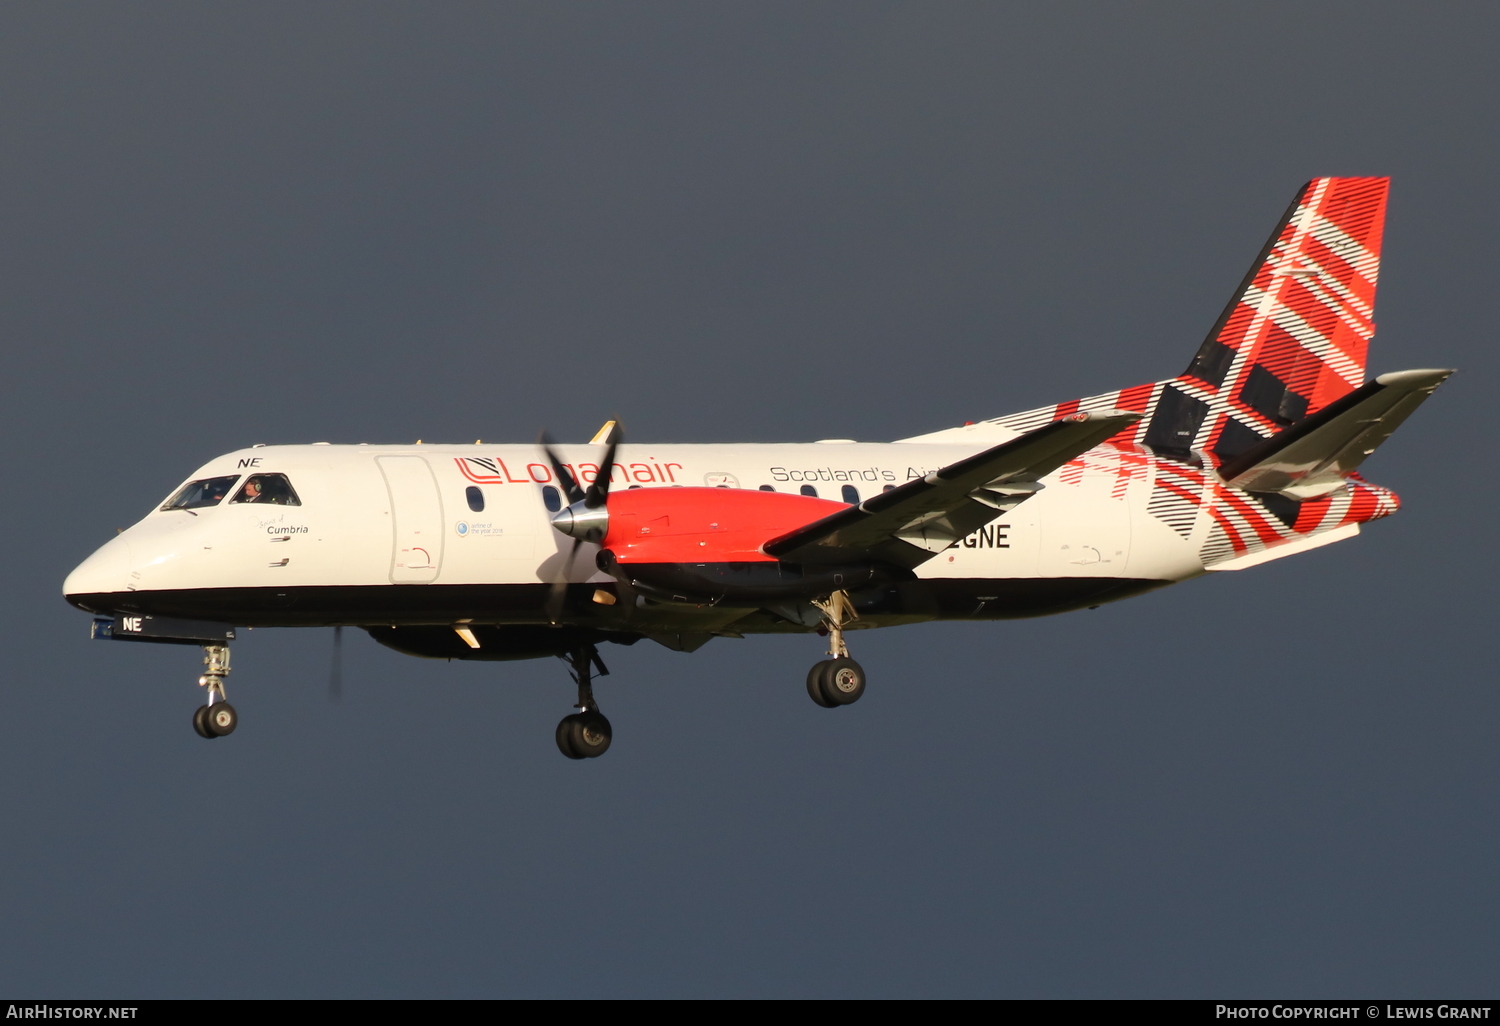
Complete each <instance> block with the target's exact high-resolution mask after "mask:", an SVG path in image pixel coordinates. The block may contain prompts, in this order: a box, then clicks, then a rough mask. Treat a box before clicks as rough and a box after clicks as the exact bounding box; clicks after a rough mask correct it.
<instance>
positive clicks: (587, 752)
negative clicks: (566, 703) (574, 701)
mask: <svg viewBox="0 0 1500 1026" xmlns="http://www.w3.org/2000/svg"><path fill="white" fill-rule="evenodd" d="M568 719H570V720H572V721H573V723H572V725H571V726H570V727H569V728H568V744H570V745H572V746H573V751H575V752H577V753H578V757H579V758H582V759H597V758H599V756H601V755H603V754H604V753H605V752H607V751H609V743H610V742H611V741H613V740H614V731H612V730H611V729H610V726H609V721H608V720H606V719H605V718H604V716H603V715H602V714H601V713H596V712H587V713H576V714H575V715H573V716H569V717H568Z"/></svg>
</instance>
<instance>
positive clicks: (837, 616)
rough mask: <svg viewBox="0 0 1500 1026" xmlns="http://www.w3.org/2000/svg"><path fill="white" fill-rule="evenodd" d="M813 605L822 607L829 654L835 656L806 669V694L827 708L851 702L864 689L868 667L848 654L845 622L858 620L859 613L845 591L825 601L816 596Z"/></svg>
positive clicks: (854, 700) (838, 592) (862, 692)
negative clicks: (845, 641) (861, 664)
mask: <svg viewBox="0 0 1500 1026" xmlns="http://www.w3.org/2000/svg"><path fill="white" fill-rule="evenodd" d="M813 605H815V606H817V607H818V608H819V609H821V610H822V611H823V631H824V632H826V633H827V634H828V654H829V655H830V656H832V657H833V658H831V659H824V660H823V661H822V662H820V663H814V664H813V668H812V669H811V670H809V671H807V695H808V697H809V698H811V699H812V700H813V701H814V702H816V703H817V704H818V705H821V706H822V707H823V708H825V709H834V708H837V707H838V706H841V705H852V704H854V703H855V702H857V701H859V699H860V696H861V695H863V694H864V693H865V670H864V667H862V666H860V665H859V664H858V663H856V662H855V661H854V660H853V659H851V658H850V657H849V646H848V645H846V644H845V643H844V625H845V624H846V623H848V622H849V621H850V620H858V619H859V614H858V613H856V612H855V611H854V603H852V602H850V601H849V593H848V592H846V591H836V592H834V593H833V594H832V595H829V596H828V598H827V600H826V601H824V600H818V599H814V600H813Z"/></svg>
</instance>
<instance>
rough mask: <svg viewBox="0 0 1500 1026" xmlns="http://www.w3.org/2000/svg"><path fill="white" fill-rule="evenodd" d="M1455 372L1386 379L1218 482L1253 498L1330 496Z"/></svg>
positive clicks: (1252, 453) (1229, 466) (1242, 460)
mask: <svg viewBox="0 0 1500 1026" xmlns="http://www.w3.org/2000/svg"><path fill="white" fill-rule="evenodd" d="M1452 373H1453V372H1452V371H1451V370H1409V371H1397V372H1395V373H1393V374H1382V375H1380V377H1378V378H1376V379H1375V380H1374V381H1371V382H1369V383H1367V384H1365V385H1363V386H1362V387H1360V388H1356V389H1355V390H1354V391H1353V392H1350V393H1349V394H1348V395H1346V396H1344V397H1343V398H1342V399H1337V400H1335V401H1334V402H1331V403H1329V404H1328V405H1327V406H1326V407H1324V408H1323V409H1321V410H1319V411H1318V412H1317V413H1315V414H1313V415H1312V416H1311V417H1308V418H1307V419H1306V420H1304V421H1302V422H1300V423H1298V424H1293V425H1292V426H1291V427H1289V428H1286V429H1285V430H1283V431H1281V432H1279V433H1277V434H1274V435H1272V436H1271V437H1270V438H1267V439H1266V440H1265V441H1264V442H1261V443H1259V444H1258V445H1256V446H1254V447H1252V448H1250V449H1249V450H1247V451H1245V452H1243V453H1241V454H1240V455H1238V456H1236V457H1234V458H1233V459H1231V460H1228V461H1226V462H1225V463H1224V464H1223V466H1221V467H1219V476H1220V477H1222V478H1223V479H1224V480H1225V481H1227V482H1229V484H1231V485H1233V486H1234V487H1236V488H1243V489H1245V490H1246V491H1249V492H1281V493H1282V494H1284V495H1288V496H1291V497H1292V498H1294V499H1312V498H1316V497H1317V496H1319V495H1326V494H1327V493H1328V492H1330V491H1333V490H1334V489H1335V488H1338V487H1340V486H1341V485H1343V483H1344V475H1346V474H1348V473H1350V472H1351V471H1353V470H1354V469H1355V468H1356V467H1358V466H1359V465H1360V464H1361V463H1363V462H1364V460H1365V457H1366V456H1368V455H1370V454H1371V453H1372V452H1374V451H1375V448H1376V446H1378V445H1380V443H1381V442H1384V441H1385V440H1386V439H1387V438H1389V437H1390V436H1391V432H1393V431H1395V430H1396V429H1397V428H1398V427H1400V426H1401V422H1402V421H1404V420H1406V418H1407V417H1409V416H1411V414H1412V411H1413V410H1415V409H1416V408H1417V407H1418V406H1420V405H1422V403H1423V402H1424V401H1425V400H1426V399H1427V397H1428V396H1430V395H1431V394H1432V393H1433V390H1434V389H1436V388H1437V387H1438V386H1439V385H1441V384H1442V383H1443V382H1444V381H1445V380H1446V379H1447V378H1448V376H1449V375H1450V374H1452Z"/></svg>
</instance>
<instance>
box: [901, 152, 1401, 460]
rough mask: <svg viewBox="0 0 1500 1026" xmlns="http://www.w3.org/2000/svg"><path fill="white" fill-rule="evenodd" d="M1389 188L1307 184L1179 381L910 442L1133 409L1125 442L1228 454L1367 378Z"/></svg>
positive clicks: (1348, 182) (1375, 181)
mask: <svg viewBox="0 0 1500 1026" xmlns="http://www.w3.org/2000/svg"><path fill="white" fill-rule="evenodd" d="M1389 186H1390V179H1389V178H1314V179H1313V180H1312V181H1310V182H1308V183H1307V184H1306V185H1304V186H1303V187H1302V190H1301V191H1300V192H1298V193H1297V198H1296V199H1294V200H1293V201H1292V205H1291V207H1290V208H1289V209H1288V210H1287V212H1286V216H1284V217H1283V218H1282V219H1281V221H1280V223H1278V224H1277V226H1276V230H1275V231H1273V232H1272V233H1271V238H1270V239H1269V240H1268V241H1267V242H1266V245H1265V247H1264V248H1263V249H1262V250H1261V252H1260V256H1259V257H1258V258H1257V259H1256V261H1255V263H1254V265H1253V266H1252V267H1251V268H1250V273H1249V274H1248V275H1247V276H1246V277H1245V280H1244V281H1243V282H1242V283H1241V284H1240V287H1239V290H1238V291H1237V292H1236V293H1235V294H1234V298H1233V299H1231V300H1230V302H1229V305H1228V306H1227V307H1225V309H1224V313H1223V314H1222V315H1221V316H1220V317H1219V319H1218V321H1217V322H1216V323H1215V324H1214V326H1213V330H1211V331H1210V332H1209V333H1208V337H1207V338H1206V339H1204V341H1203V345H1202V346H1200V347H1199V349H1198V354H1197V355H1196V356H1194V357H1193V362H1192V363H1190V364H1189V365H1188V369H1187V370H1186V371H1184V372H1183V373H1182V374H1180V375H1179V376H1177V377H1175V378H1168V379H1167V380H1166V381H1153V382H1149V383H1147V384H1144V385H1138V386H1136V387H1134V388H1126V389H1121V390H1120V391H1117V392H1106V393H1104V394H1103V395H1095V396H1088V397H1086V398H1083V399H1074V400H1072V401H1070V402H1066V403H1058V404H1056V405H1054V406H1043V407H1040V408H1038V409H1034V410H1026V411H1024V412H1022V413H1014V414H1010V415H1009V416H1005V417H996V418H994V419H993V420H986V421H982V422H980V423H979V424H974V425H969V426H965V427H962V428H950V429H948V430H946V431H934V432H932V433H930V434H926V435H918V436H916V437H915V438H907V439H903V441H909V442H960V441H973V442H975V443H976V444H977V443H979V442H981V441H993V440H994V439H993V438H992V436H998V437H1000V438H1002V439H1003V437H1004V432H1024V431H1031V430H1034V429H1035V428H1037V427H1040V426H1041V425H1042V424H1045V423H1047V422H1049V421H1052V420H1056V419H1058V418H1060V417H1064V416H1067V415H1068V414H1070V413H1077V412H1090V411H1097V410H1133V411H1136V412H1139V413H1142V414H1144V415H1145V419H1143V420H1142V421H1141V422H1140V423H1139V424H1138V425H1136V426H1134V427H1131V428H1129V429H1127V430H1126V431H1124V432H1122V433H1121V435H1120V437H1119V439H1118V440H1119V441H1122V442H1125V441H1128V442H1136V443H1144V444H1145V445H1148V446H1150V447H1151V448H1153V449H1155V450H1156V451H1157V452H1160V453H1162V454H1164V455H1168V456H1173V457H1177V458H1183V457H1187V454H1188V453H1190V452H1193V451H1197V452H1207V453H1211V454H1212V455H1213V457H1214V458H1215V459H1216V460H1217V461H1218V462H1223V461H1225V460H1230V459H1233V458H1234V457H1236V456H1238V455H1240V454H1241V453H1243V452H1245V451H1247V450H1249V449H1250V448H1252V447H1253V446H1256V445H1258V444H1260V442H1261V441H1262V440H1264V439H1266V438H1269V437H1270V436H1272V435H1274V434H1276V433H1277V432H1278V431H1280V430H1281V429H1282V428H1285V427H1288V426H1290V425H1292V424H1297V423H1300V422H1301V421H1303V420H1305V419H1306V418H1307V417H1308V416H1310V415H1312V414H1314V413H1317V412H1318V411H1319V410H1321V409H1323V408H1324V407H1326V406H1328V405H1329V404H1330V403H1332V402H1335V401H1337V400H1338V399H1340V398H1342V397H1343V396H1345V395H1348V394H1349V393H1350V392H1352V391H1354V389H1356V388H1358V387H1359V386H1360V385H1361V384H1363V382H1364V379H1365V354H1366V351H1367V350H1368V349H1369V345H1370V338H1371V337H1372V336H1373V335H1374V334H1375V321H1374V314H1375V283H1376V280H1377V279H1378V277H1379V275H1380V241H1381V235H1382V234H1383V232H1384V228H1385V201H1386V193H1387V191H1388V189H1389ZM997 429H1000V430H997Z"/></svg>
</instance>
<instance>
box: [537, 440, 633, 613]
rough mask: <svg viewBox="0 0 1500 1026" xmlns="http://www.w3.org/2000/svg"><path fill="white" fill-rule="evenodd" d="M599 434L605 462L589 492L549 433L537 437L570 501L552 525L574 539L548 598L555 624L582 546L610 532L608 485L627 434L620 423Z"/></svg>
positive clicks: (548, 606)
mask: <svg viewBox="0 0 1500 1026" xmlns="http://www.w3.org/2000/svg"><path fill="white" fill-rule="evenodd" d="M600 435H602V436H603V438H602V439H601V440H602V441H603V442H604V446H605V448H604V459H602V460H600V461H599V472H598V473H597V474H595V475H594V483H593V484H591V485H589V486H588V489H587V490H584V489H582V488H579V487H578V482H577V481H576V480H574V478H573V475H572V473H571V472H570V471H569V470H568V468H567V466H565V465H564V464H563V461H562V460H561V459H559V458H558V456H557V453H556V452H554V451H553V449H552V439H551V438H550V437H548V435H547V432H545V431H543V432H542V433H541V436H540V437H539V438H537V445H538V446H540V447H541V450H542V452H543V453H544V454H545V455H546V457H547V462H548V463H550V464H551V465H552V473H553V474H555V475H556V476H557V483H558V485H559V486H561V488H562V490H563V494H564V495H565V496H567V499H568V504H567V505H566V506H564V507H563V508H562V509H561V510H560V511H558V512H557V513H555V514H553V516H552V526H553V527H555V528H557V529H558V530H559V531H561V532H562V533H563V534H565V535H567V536H568V537H570V538H572V539H573V547H572V548H571V549H570V550H569V551H568V558H567V559H566V560H565V561H564V562H563V565H562V570H561V571H560V572H559V573H558V575H557V579H556V580H554V581H553V582H552V593H551V594H550V595H548V597H547V620H548V621H549V622H550V623H553V624H556V623H557V618H558V616H559V614H561V613H562V606H563V600H564V599H565V598H566V597H567V594H568V574H569V573H571V572H572V570H573V560H574V558H576V557H577V555H578V549H579V547H580V546H582V545H583V543H584V542H601V541H603V540H604V535H605V534H606V533H607V532H608V531H609V509H608V500H609V482H610V479H611V478H612V477H613V476H614V465H615V450H616V449H618V448H619V446H620V440H621V439H622V438H623V437H624V432H622V431H621V430H620V425H619V424H618V423H616V422H615V421H610V422H609V423H608V424H606V425H605V426H604V428H603V429H602V430H601V431H600V432H599V435H596V436H595V438H596V439H599V436H600Z"/></svg>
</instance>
